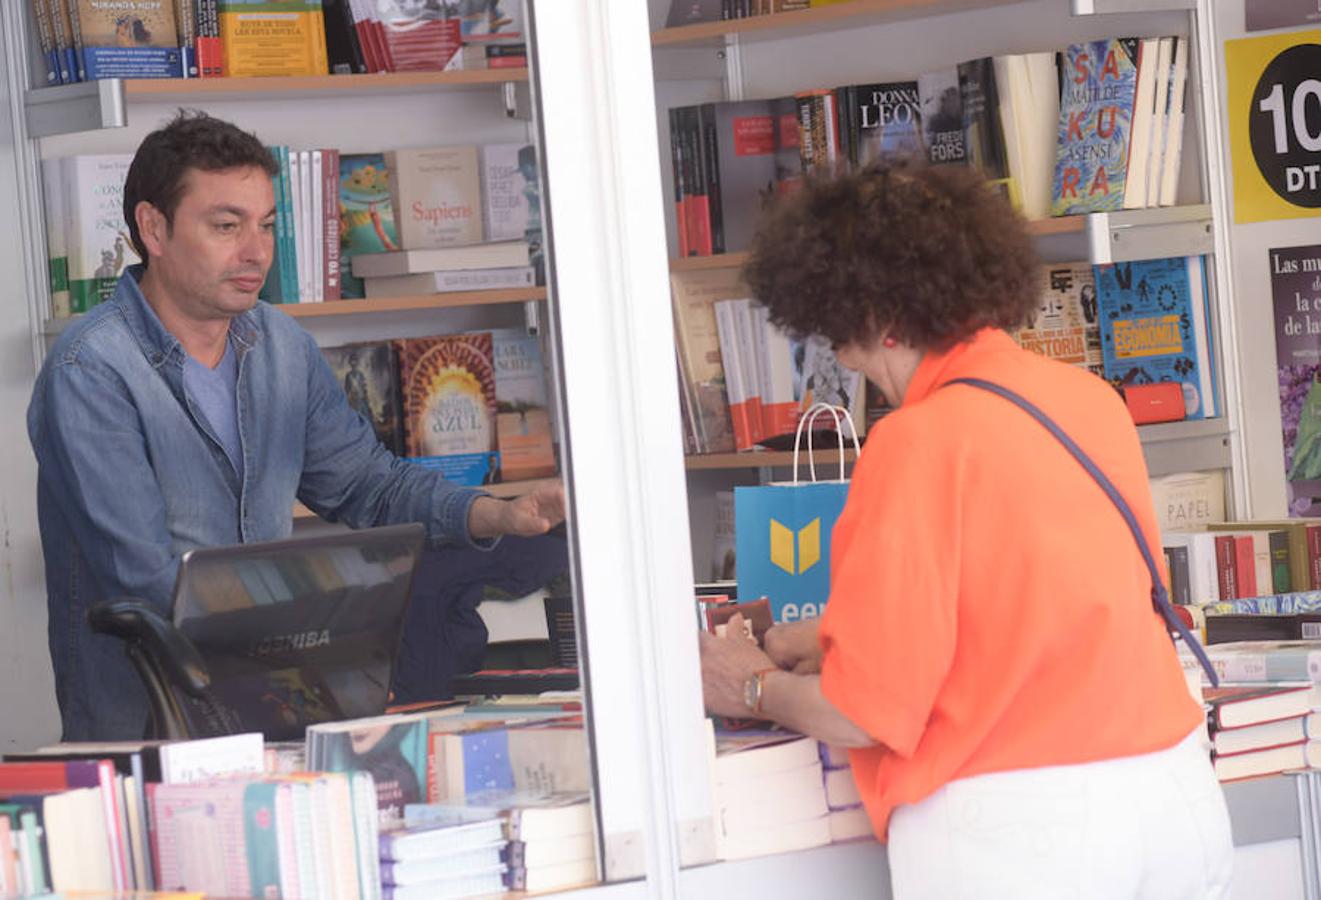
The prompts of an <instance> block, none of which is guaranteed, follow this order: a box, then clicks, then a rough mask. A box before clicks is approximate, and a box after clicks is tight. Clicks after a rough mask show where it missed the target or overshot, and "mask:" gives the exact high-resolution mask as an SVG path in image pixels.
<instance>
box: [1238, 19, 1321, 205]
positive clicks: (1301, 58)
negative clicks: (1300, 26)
mask: <svg viewBox="0 0 1321 900" xmlns="http://www.w3.org/2000/svg"><path fill="white" fill-rule="evenodd" d="M1225 69H1226V75H1227V81H1228V83H1229V98H1228V103H1229V109H1228V114H1229V147H1230V153H1231V154H1232V156H1233V165H1234V221H1235V222H1237V223H1240V224H1242V223H1246V222H1261V221H1264V220H1267V219H1300V218H1309V217H1312V216H1316V215H1318V214H1321V31H1293V32H1287V33H1284V34H1273V35H1265V36H1263V37H1253V38H1243V39H1242V40H1235V41H1226V42H1225Z"/></svg>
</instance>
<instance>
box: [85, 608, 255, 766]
mask: <svg viewBox="0 0 1321 900" xmlns="http://www.w3.org/2000/svg"><path fill="white" fill-rule="evenodd" d="M87 617H88V620H89V622H90V623H91V626H92V630H93V631H94V632H97V633H99V634H108V635H112V636H114V637H117V638H121V639H122V640H123V641H124V647H125V652H126V653H127V654H128V658H129V660H130V661H131V662H132V663H133V668H134V669H136V670H137V673H138V677H140V678H141V679H142V685H143V687H144V688H145V689H146V691H147V700H148V703H149V704H150V717H149V719H148V721H147V733H146V734H145V735H144V737H146V738H147V739H151V740H156V739H161V740H184V739H189V738H196V737H203V736H214V735H216V734H231V733H233V730H230V729H226V730H220V731H217V726H221V727H223V724H222V723H223V719H224V717H223V716H221V715H220V713H219V710H218V709H216V706H215V703H214V702H213V701H212V700H211V697H210V693H209V689H210V687H211V675H210V673H209V672H208V671H207V668H206V664H205V663H204V662H203V661H202V656H201V654H200V653H198V652H197V648H196V647H194V646H193V644H192V642H191V641H189V640H188V638H187V637H185V636H184V635H183V634H182V633H180V631H179V629H177V628H175V627H174V624H173V623H172V622H170V621H169V620H168V619H166V618H165V617H164V616H162V615H161V614H160V613H159V612H157V611H156V610H155V608H153V607H152V606H151V605H150V604H148V603H144V602H143V601H141V600H135V599H133V598H132V597H117V598H115V599H113V600H106V601H103V602H101V603H98V604H97V605H96V606H94V607H92V608H91V609H90V610H89V611H88V614H87ZM208 710H209V711H210V715H207V711H208ZM199 713H200V715H199Z"/></svg>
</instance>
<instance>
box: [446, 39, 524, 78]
mask: <svg viewBox="0 0 1321 900" xmlns="http://www.w3.org/2000/svg"><path fill="white" fill-rule="evenodd" d="M526 67H527V45H526V44H490V45H482V44H464V45H463V46H462V47H460V48H459V49H458V51H457V52H455V54H454V55H453V56H451V57H450V58H449V62H447V63H445V71H447V72H467V71H472V70H474V69H522V68H526Z"/></svg>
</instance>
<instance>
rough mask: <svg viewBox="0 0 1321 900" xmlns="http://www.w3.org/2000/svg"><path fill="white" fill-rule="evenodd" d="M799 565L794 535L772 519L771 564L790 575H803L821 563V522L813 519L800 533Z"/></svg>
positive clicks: (786, 527)
mask: <svg viewBox="0 0 1321 900" xmlns="http://www.w3.org/2000/svg"><path fill="white" fill-rule="evenodd" d="M797 543H798V565H797V566H795V565H794V533H793V531H792V530H791V529H790V528H789V527H788V526H786V525H782V524H781V523H779V522H777V521H775V520H774V519H771V562H772V563H774V564H775V567H776V568H777V569H782V570H784V571H785V572H788V573H789V574H790V575H801V574H803V573H804V572H806V571H807V570H808V569H810V568H812V567H813V566H814V565H816V564H817V563H819V562H820V561H821V520H820V519H813V520H812V521H810V522H808V523H807V524H806V525H805V526H803V527H802V528H801V529H799V531H798V541H797Z"/></svg>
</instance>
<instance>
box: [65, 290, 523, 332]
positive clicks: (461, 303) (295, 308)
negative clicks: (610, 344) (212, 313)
mask: <svg viewBox="0 0 1321 900" xmlns="http://www.w3.org/2000/svg"><path fill="white" fill-rule="evenodd" d="M545 299H546V289H545V288H544V287H533V288H513V289H509V290H498V291H456V292H454V293H447V294H423V295H420V296H416V297H378V298H374V299H371V298H369V299H366V300H332V301H330V302H328V303H278V304H275V306H276V308H277V309H279V310H280V312H282V313H284V314H286V315H289V316H293V317H294V318H295V319H324V318H336V317H340V316H372V315H381V314H383V313H396V312H415V311H417V310H428V309H461V308H463V307H469V306H502V305H504V304H506V303H533V302H536V301H539V300H545ZM78 318H79V317H78V316H76V315H75V316H70V317H68V318H64V319H46V320H45V321H44V322H43V323H42V326H41V333H42V334H43V335H45V336H46V337H54V336H55V335H58V334H59V333H60V332H62V331H63V330H64V329H66V328H68V327H69V326H70V325H71V324H73V323H74V322H76V321H78Z"/></svg>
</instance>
